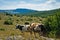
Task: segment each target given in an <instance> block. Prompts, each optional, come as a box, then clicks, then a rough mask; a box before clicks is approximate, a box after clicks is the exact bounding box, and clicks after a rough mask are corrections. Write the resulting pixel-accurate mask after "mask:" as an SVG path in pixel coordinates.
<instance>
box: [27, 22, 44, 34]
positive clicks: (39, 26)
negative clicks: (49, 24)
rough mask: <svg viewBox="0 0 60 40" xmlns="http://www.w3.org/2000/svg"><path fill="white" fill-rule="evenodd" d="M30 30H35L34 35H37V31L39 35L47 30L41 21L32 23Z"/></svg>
mask: <svg viewBox="0 0 60 40" xmlns="http://www.w3.org/2000/svg"><path fill="white" fill-rule="evenodd" d="M28 30H29V31H30V33H31V34H32V32H34V35H36V33H38V34H39V35H43V33H44V32H45V28H44V25H43V24H39V23H32V24H31V25H30V27H28Z"/></svg>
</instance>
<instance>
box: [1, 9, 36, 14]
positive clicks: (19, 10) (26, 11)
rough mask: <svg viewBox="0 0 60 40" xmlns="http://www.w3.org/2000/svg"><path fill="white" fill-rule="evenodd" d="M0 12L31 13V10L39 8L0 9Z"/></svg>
mask: <svg viewBox="0 0 60 40" xmlns="http://www.w3.org/2000/svg"><path fill="white" fill-rule="evenodd" d="M0 12H8V13H11V14H12V13H13V14H16V13H22V14H24V13H30V12H37V10H31V9H13V10H0Z"/></svg>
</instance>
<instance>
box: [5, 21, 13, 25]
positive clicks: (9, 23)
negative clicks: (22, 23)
mask: <svg viewBox="0 0 60 40" xmlns="http://www.w3.org/2000/svg"><path fill="white" fill-rule="evenodd" d="M4 24H6V25H12V24H13V22H12V21H11V20H6V21H5V22H4Z"/></svg>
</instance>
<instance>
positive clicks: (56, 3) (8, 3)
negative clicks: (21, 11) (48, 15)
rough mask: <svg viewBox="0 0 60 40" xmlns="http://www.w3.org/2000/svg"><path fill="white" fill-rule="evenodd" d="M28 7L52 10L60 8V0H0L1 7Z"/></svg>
mask: <svg viewBox="0 0 60 40" xmlns="http://www.w3.org/2000/svg"><path fill="white" fill-rule="evenodd" d="M16 8H27V9H33V10H51V9H57V8H60V0H0V9H4V10H5V9H16Z"/></svg>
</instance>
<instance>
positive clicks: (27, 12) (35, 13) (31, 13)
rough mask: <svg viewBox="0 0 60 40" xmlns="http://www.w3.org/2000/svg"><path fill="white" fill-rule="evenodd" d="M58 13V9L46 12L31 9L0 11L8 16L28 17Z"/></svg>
mask: <svg viewBox="0 0 60 40" xmlns="http://www.w3.org/2000/svg"><path fill="white" fill-rule="evenodd" d="M57 11H60V8H59V9H54V10H48V11H37V10H32V9H20V8H18V9H13V10H0V12H4V13H9V14H20V15H28V16H47V15H52V14H54V13H55V12H57Z"/></svg>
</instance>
